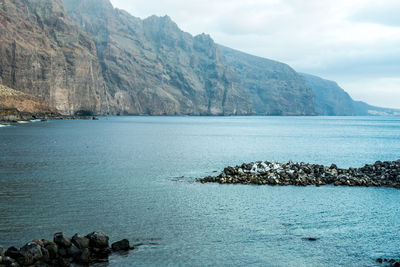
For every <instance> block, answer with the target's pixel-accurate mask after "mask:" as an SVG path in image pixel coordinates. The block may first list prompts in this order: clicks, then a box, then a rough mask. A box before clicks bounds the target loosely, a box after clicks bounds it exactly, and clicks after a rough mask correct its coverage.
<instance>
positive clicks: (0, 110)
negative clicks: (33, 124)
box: [0, 85, 60, 121]
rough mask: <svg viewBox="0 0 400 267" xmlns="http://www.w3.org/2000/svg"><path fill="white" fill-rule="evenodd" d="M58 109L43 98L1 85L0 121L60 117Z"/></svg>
mask: <svg viewBox="0 0 400 267" xmlns="http://www.w3.org/2000/svg"><path fill="white" fill-rule="evenodd" d="M58 116H60V114H59V113H58V111H57V110H56V109H55V108H53V107H51V106H50V105H49V104H48V103H46V102H45V101H43V100H39V99H37V98H35V97H33V96H31V95H27V94H25V93H22V92H20V91H16V90H13V89H11V88H9V87H7V86H4V85H0V121H19V120H31V119H36V118H53V117H58Z"/></svg>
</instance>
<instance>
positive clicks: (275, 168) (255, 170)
mask: <svg viewBox="0 0 400 267" xmlns="http://www.w3.org/2000/svg"><path fill="white" fill-rule="evenodd" d="M199 181H200V182H201V183H203V184H204V183H220V184H253V185H277V186H287V185H295V186H308V185H315V186H322V185H335V186H339V185H343V186H374V187H393V188H400V160H397V161H385V162H381V161H377V162H375V163H374V164H367V165H365V166H364V167H362V168H348V169H341V168H338V167H337V166H336V165H335V164H332V165H331V166H330V167H327V166H323V165H318V164H309V163H303V162H302V163H293V162H291V161H289V162H286V163H278V162H268V161H258V162H251V163H247V164H246V163H243V164H242V165H238V166H235V167H230V166H229V167H226V168H225V169H224V170H223V172H222V173H221V174H219V175H218V176H216V177H212V176H208V177H205V178H202V179H199Z"/></svg>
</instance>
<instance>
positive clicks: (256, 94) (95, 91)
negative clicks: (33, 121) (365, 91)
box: [0, 0, 400, 115]
mask: <svg viewBox="0 0 400 267" xmlns="http://www.w3.org/2000/svg"><path fill="white" fill-rule="evenodd" d="M64 6H65V8H66V9H64ZM67 12H68V15H67ZM0 84H4V85H7V86H9V87H11V88H16V89H18V90H21V91H22V92H25V93H27V94H30V95H33V96H35V97H36V98H38V99H40V100H44V101H47V102H48V103H49V104H50V105H51V106H54V107H55V108H57V109H58V110H59V111H60V112H61V113H62V114H64V115H92V114H102V115H107V114H121V115H128V114H148V115H182V114H185V115H316V114H318V115H371V114H372V115H387V114H400V112H399V111H394V110H390V109H380V108H376V107H372V106H369V105H367V104H365V103H362V102H354V101H353V100H352V99H351V97H350V96H349V95H348V94H347V93H346V92H344V91H343V90H342V89H341V88H340V87H338V86H337V84H335V83H333V82H329V81H325V80H323V79H320V78H318V77H314V76H309V75H303V77H301V76H300V75H299V74H298V73H296V72H295V71H294V70H293V69H292V68H290V67H289V66H288V65H286V64H283V63H279V62H276V61H272V60H268V59H264V58H259V57H255V56H251V55H248V54H245V53H242V52H239V51H236V50H233V49H229V48H226V47H223V46H220V45H217V44H216V43H214V41H213V40H212V39H211V37H210V36H209V35H206V34H201V35H198V36H192V35H190V34H188V33H186V32H183V31H182V30H180V29H179V28H178V26H177V25H176V24H175V23H174V22H173V21H172V20H171V19H170V18H169V17H168V16H165V17H157V16H152V17H149V18H147V19H144V20H141V19H139V18H136V17H133V16H131V15H130V14H128V13H127V12H125V11H122V10H119V9H114V8H113V6H112V4H111V3H110V1H109V0H24V1H13V0H0ZM310 87H311V89H312V90H311V89H310ZM314 95H315V99H314ZM314 100H315V103H314ZM14 111H15V110H14ZM14 111H13V112H14Z"/></svg>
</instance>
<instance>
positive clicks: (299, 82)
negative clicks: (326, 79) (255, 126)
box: [219, 46, 315, 115]
mask: <svg viewBox="0 0 400 267" xmlns="http://www.w3.org/2000/svg"><path fill="white" fill-rule="evenodd" d="M219 48H220V50H221V51H222V53H223V55H224V56H225V58H226V61H227V63H228V64H229V65H231V66H232V67H233V68H234V72H235V73H236V74H237V75H238V77H239V79H240V84H241V86H242V87H243V88H246V89H247V90H249V95H250V99H251V102H252V105H253V108H254V110H255V112H256V114H259V115H315V110H314V95H313V92H312V90H311V89H310V88H309V87H308V86H307V85H306V84H305V83H304V81H303V79H302V77H301V76H300V75H299V74H298V73H297V72H296V71H294V70H293V69H292V68H291V67H289V66H288V65H286V64H283V63H280V62H277V61H273V60H269V59H265V58H261V57H256V56H252V55H249V54H246V53H243V52H239V51H236V50H233V49H230V48H227V47H224V46H219Z"/></svg>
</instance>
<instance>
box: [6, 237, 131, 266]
mask: <svg viewBox="0 0 400 267" xmlns="http://www.w3.org/2000/svg"><path fill="white" fill-rule="evenodd" d="M109 239H110V238H109V237H108V236H107V235H106V234H104V233H101V232H93V233H90V234H88V235H86V236H82V235H80V234H78V233H77V234H75V235H74V236H73V237H72V238H69V237H68V236H67V235H66V234H65V233H62V232H60V233H55V234H54V238H53V241H49V240H45V239H42V240H33V241H32V242H29V243H27V244H26V245H24V246H23V247H22V248H20V249H18V248H16V247H10V248H8V249H7V250H4V248H3V247H1V246H0V267H3V266H7V267H8V266H10V267H18V266H41V267H45V266H71V264H75V265H76V264H78V265H85V266H88V265H90V264H94V263H99V262H107V261H108V256H109V255H110V254H111V253H113V252H119V251H128V250H132V249H134V247H131V246H130V245H129V241H128V240H127V239H123V240H121V241H118V242H115V243H113V244H112V245H111V247H110V246H109Z"/></svg>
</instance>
